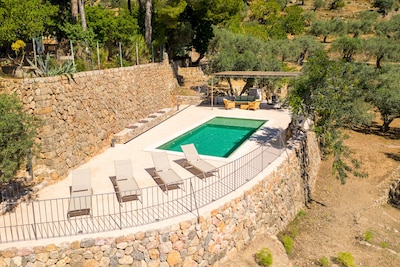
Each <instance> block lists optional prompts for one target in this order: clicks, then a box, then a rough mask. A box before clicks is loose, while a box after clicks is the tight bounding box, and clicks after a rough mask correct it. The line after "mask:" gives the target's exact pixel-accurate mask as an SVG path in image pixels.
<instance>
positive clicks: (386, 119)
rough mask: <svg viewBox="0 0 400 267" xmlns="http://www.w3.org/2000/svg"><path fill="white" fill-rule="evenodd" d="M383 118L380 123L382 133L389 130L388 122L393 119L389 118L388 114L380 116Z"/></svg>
mask: <svg viewBox="0 0 400 267" xmlns="http://www.w3.org/2000/svg"><path fill="white" fill-rule="evenodd" d="M382 119H383V124H382V131H383V132H384V133H386V132H387V131H389V128H390V127H389V125H390V123H391V122H392V121H393V119H391V118H390V117H389V116H387V115H386V116H382Z"/></svg>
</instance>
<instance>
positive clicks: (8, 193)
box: [0, 179, 34, 212]
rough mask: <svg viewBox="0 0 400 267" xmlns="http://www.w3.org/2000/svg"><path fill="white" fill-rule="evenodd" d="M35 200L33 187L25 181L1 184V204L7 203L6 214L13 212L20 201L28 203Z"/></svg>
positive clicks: (19, 180)
mask: <svg viewBox="0 0 400 267" xmlns="http://www.w3.org/2000/svg"><path fill="white" fill-rule="evenodd" d="M32 198H34V194H33V190H32V186H31V185H27V184H26V183H25V181H24V180H23V179H18V180H14V181H11V182H9V183H3V184H0V203H3V202H4V203H6V210H5V211H6V212H11V211H13V210H14V209H15V208H16V207H17V204H18V201H20V200H22V201H27V200H29V199H32Z"/></svg>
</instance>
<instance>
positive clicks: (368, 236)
mask: <svg viewBox="0 0 400 267" xmlns="http://www.w3.org/2000/svg"><path fill="white" fill-rule="evenodd" d="M371 238H372V232H371V231H370V230H368V231H365V232H364V233H363V239H364V240H365V241H367V242H369V241H370V240H371Z"/></svg>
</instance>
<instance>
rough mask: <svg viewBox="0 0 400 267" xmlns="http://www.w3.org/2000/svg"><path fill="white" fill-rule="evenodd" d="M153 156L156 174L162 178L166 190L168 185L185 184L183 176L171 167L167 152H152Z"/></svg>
mask: <svg viewBox="0 0 400 267" xmlns="http://www.w3.org/2000/svg"><path fill="white" fill-rule="evenodd" d="M151 156H152V158H153V162H154V167H155V171H154V175H155V176H156V177H158V178H160V179H161V181H162V183H163V184H164V185H165V189H166V191H168V186H171V185H181V184H183V180H182V178H181V177H180V176H179V175H178V174H177V173H176V172H175V171H174V170H173V169H172V168H171V165H170V163H169V160H168V155H167V153H166V152H151ZM182 190H185V189H184V188H182Z"/></svg>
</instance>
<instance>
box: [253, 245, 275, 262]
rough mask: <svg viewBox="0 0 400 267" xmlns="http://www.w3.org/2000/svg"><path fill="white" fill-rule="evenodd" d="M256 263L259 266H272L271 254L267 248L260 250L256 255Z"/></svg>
mask: <svg viewBox="0 0 400 267" xmlns="http://www.w3.org/2000/svg"><path fill="white" fill-rule="evenodd" d="M256 262H257V263H258V264H259V265H261V266H271V265H272V253H271V250H269V249H268V248H262V249H261V250H260V251H259V252H257V253H256Z"/></svg>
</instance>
